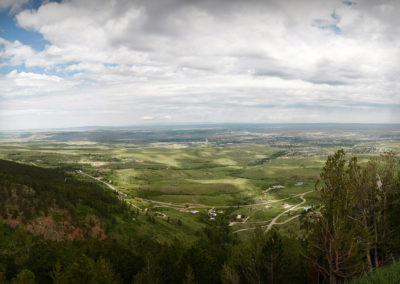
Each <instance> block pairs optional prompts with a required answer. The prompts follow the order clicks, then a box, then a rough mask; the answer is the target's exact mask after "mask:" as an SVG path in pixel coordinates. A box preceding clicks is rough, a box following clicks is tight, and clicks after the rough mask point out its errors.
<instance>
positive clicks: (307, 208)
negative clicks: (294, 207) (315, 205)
mask: <svg viewBox="0 0 400 284" xmlns="http://www.w3.org/2000/svg"><path fill="white" fill-rule="evenodd" d="M311 209H312V206H307V207H304V209H303V211H305V212H308V211H310V210H311Z"/></svg>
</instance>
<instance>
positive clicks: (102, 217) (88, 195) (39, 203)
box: [0, 160, 130, 241]
mask: <svg viewBox="0 0 400 284" xmlns="http://www.w3.org/2000/svg"><path fill="white" fill-rule="evenodd" d="M0 210H1V212H0V220H1V221H2V222H3V223H5V224H8V225H10V226H11V227H17V226H20V227H23V228H25V229H26V230H28V231H30V232H31V233H33V234H34V235H43V236H44V237H45V238H46V239H50V240H57V241H61V240H83V239H85V238H86V237H88V236H90V237H94V238H99V239H104V238H106V237H107V233H108V231H109V230H110V228H111V227H112V226H113V224H114V223H115V218H116V216H118V215H121V216H124V217H128V215H129V214H130V213H129V210H128V208H127V206H126V204H125V202H123V201H121V200H119V199H118V197H117V196H116V195H115V193H113V192H111V191H109V190H106V189H104V188H102V187H100V186H99V185H97V184H95V183H90V182H85V181H81V180H78V179H77V178H76V177H75V176H73V174H68V173H67V171H65V170H63V169H44V168H39V167H35V166H29V165H23V164H18V163H14V162H10V161H5V160H0Z"/></svg>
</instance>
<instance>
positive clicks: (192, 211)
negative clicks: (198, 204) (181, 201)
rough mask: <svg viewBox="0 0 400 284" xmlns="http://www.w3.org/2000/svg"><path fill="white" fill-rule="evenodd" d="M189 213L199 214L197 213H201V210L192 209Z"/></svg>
mask: <svg viewBox="0 0 400 284" xmlns="http://www.w3.org/2000/svg"><path fill="white" fill-rule="evenodd" d="M189 213H190V214H197V213H199V210H190V211H189Z"/></svg>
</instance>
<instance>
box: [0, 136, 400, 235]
mask: <svg viewBox="0 0 400 284" xmlns="http://www.w3.org/2000/svg"><path fill="white" fill-rule="evenodd" d="M195 133H197V132H195ZM35 135H36V134H35ZM35 135H29V134H27V135H25V136H19V138H16V137H15V136H8V137H2V138H1V139H0V140H1V144H0V158H2V159H8V160H13V161H17V162H19V163H25V164H31V165H36V166H40V167H51V168H54V167H63V168H66V169H67V170H68V171H70V172H71V173H74V175H75V176H76V178H80V179H86V180H91V181H93V182H97V183H100V184H103V185H104V186H107V187H108V186H112V187H113V188H114V189H115V190H117V191H119V192H120V193H123V197H122V198H124V199H125V200H126V202H128V203H129V204H131V205H132V208H133V210H139V211H140V214H139V216H138V218H137V219H136V220H134V221H133V222H135V224H136V225H137V226H138V227H139V228H140V230H138V231H139V232H142V233H143V234H152V235H154V236H156V237H157V238H159V239H160V240H163V239H170V238H172V237H173V236H180V237H182V238H183V239H185V240H188V241H190V240H192V239H193V236H195V234H196V232H197V231H198V230H199V229H200V228H201V227H202V226H204V224H205V223H207V222H212V221H213V220H212V218H210V217H216V216H212V215H210V213H211V211H210V210H214V211H215V214H216V215H217V216H218V215H222V216H223V217H224V218H225V219H226V220H227V222H230V225H231V227H232V231H234V232H235V233H237V234H238V235H240V236H242V237H246V236H245V235H246V232H249V231H251V230H253V229H254V228H255V227H257V226H262V227H265V228H267V226H268V224H269V223H270V222H271V220H272V219H273V218H274V217H276V216H278V215H279V214H281V213H283V212H285V211H286V213H285V214H283V215H282V216H280V217H279V218H278V219H277V220H276V225H275V226H282V229H283V230H288V229H290V226H291V225H293V226H294V227H296V226H297V225H296V224H297V223H298V221H296V220H297V219H296V217H295V216H296V214H298V213H300V212H301V211H302V210H303V209H304V207H305V206H310V205H311V206H313V205H318V202H319V197H318V194H317V193H316V192H310V191H312V190H313V189H314V185H315V182H316V180H317V179H318V177H319V173H320V171H321V168H322V167H323V165H324V163H325V160H326V158H327V155H329V154H332V153H333V152H334V151H336V150H337V149H339V148H344V149H345V150H346V151H348V152H350V153H356V154H357V156H358V157H359V158H360V160H361V161H362V162H363V161H367V159H368V158H369V157H371V156H377V155H379V153H380V152H382V149H386V148H388V149H391V150H394V151H397V150H399V149H400V146H399V145H400V143H399V141H398V140H395V139H391V140H387V139H386V140H384V141H382V140H374V139H372V138H370V139H366V138H362V139H361V138H360V139H358V140H357V139H354V138H352V139H347V138H346V137H344V138H340V139H335V140H331V139H330V138H329V137H325V136H322V137H318V138H313V139H311V138H310V139H308V138H307V139H306V138H304V137H303V138H299V137H302V136H299V134H296V135H298V136H296V135H295V136H290V137H291V138H285V137H283V138H282V137H281V136H279V135H277V136H276V137H275V138H274V139H273V140H271V141H269V142H268V141H267V142H266V143H260V141H259V140H257V139H259V138H257V137H258V136H257V137H256V138H254V141H251V140H250V141H246V143H242V142H240V143H239V142H238V141H237V140H240V139H242V140H243V139H244V138H243V134H241V135H242V136H240V135H238V134H237V133H236V134H235V135H231V136H230V138H229V139H231V140H229V139H228V138H227V137H226V134H224V135H222V134H220V136H217V135H216V134H213V135H215V136H213V137H214V140H215V142H210V143H204V142H202V139H201V140H200V138H199V139H198V140H200V142H195V143H194V142H187V141H185V142H182V141H179V139H178V138H179V137H178V138H177V137H175V136H172V138H174V139H175V140H177V141H170V142H155V141H148V142H143V141H141V142H140V143H133V142H132V141H128V142H124V143H122V142H121V141H113V142H106V141H102V140H99V139H95V138H93V139H92V140H91V139H90V137H89V138H88V139H83V138H82V137H78V138H79V139H81V140H79V139H72V138H68V135H66V136H67V137H64V136H62V135H61V134H60V133H56V134H54V135H58V136H61V137H62V139H61V138H55V139H49V138H48V137H49V135H36V136H35ZM80 135H81V134H80ZM97 135H99V134H97ZM182 135H186V134H185V133H184V134H182ZM191 135H192V136H193V135H194V134H191ZM209 135H210V134H209ZM280 135H282V134H280ZM50 136H51V135H50ZM58 136H57V137H58ZM70 136H71V135H70ZM361 136H362V135H361ZM38 137H39V138H38ZM43 137H45V138H43ZM71 137H74V136H71ZM133 137H135V136H133ZM160 137H162V135H161V134H160ZM184 137H186V136H184ZM194 137H197V136H194ZM238 137H242V138H240V139H239V138H238ZM172 138H171V139H169V140H174V139H172ZM185 139H188V138H185ZM193 139H194V140H196V139H197V138H196V139H195V138H193ZM221 141H222V142H221ZM229 141H233V142H235V143H230V142H229ZM227 142H228V143H227ZM76 170H81V171H82V173H77V172H76ZM84 174H85V175H84ZM94 178H97V179H98V180H95V179H94ZM278 185H279V186H278ZM273 186H276V188H273ZM306 192H309V193H307V194H306V195H304V198H305V202H303V203H302V204H300V205H298V204H299V203H301V202H302V199H301V198H300V194H302V193H306ZM296 205H298V206H297V207H296V208H295V209H293V210H289V209H290V208H292V207H294V206H296ZM190 210H198V211H199V212H198V213H196V214H191V213H190V212H189V211H190ZM214 211H212V212H214ZM218 212H219V213H218ZM238 215H241V217H242V218H238ZM149 216H153V217H154V218H153V219H154V220H155V222H154V221H152V222H149ZM289 219H290V220H289ZM285 221H287V223H285Z"/></svg>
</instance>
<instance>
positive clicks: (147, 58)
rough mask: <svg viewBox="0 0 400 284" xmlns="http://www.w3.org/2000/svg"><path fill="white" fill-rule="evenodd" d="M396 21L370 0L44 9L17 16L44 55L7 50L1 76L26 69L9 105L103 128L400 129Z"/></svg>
mask: <svg viewBox="0 0 400 284" xmlns="http://www.w3.org/2000/svg"><path fill="white" fill-rule="evenodd" d="M99 7H101V8H99ZM398 12H400V4H399V3H397V2H395V1H379V2H376V1H369V0H366V1H359V2H353V1H351V3H350V1H344V2H343V1H339V0H338V1H336V0H331V1H311V0H310V1H261V0H252V1H246V2H243V1H239V0H235V1H215V0H213V1H211V0H209V1H208V0H206V1H183V0H164V1H156V0H147V1H144V0H137V1H105V0H104V1H94V0H93V1H78V0H70V1H63V2H60V3H57V2H49V3H47V2H44V3H43V4H42V5H41V6H40V7H39V9H37V10H23V11H21V12H19V13H18V14H17V15H16V17H15V20H16V23H17V25H18V26H19V27H21V28H24V29H26V30H31V31H35V32H39V33H40V34H42V35H43V37H44V39H45V40H47V41H48V42H49V44H48V45H47V46H46V47H45V48H44V49H43V50H41V51H36V50H34V49H33V48H32V47H30V46H29V45H24V44H22V43H21V41H18V40H17V41H7V40H5V39H0V57H1V59H2V61H1V63H0V67H2V66H3V67H4V66H6V67H8V68H10V69H11V70H13V69H15V70H18V71H13V72H12V73H10V72H7V73H5V74H4V76H3V77H0V80H1V83H2V87H1V88H2V89H1V91H2V92H1V94H2V95H1V96H2V97H6V98H7V99H8V100H12V99H14V98H15V100H17V99H18V100H19V101H20V102H21V100H22V99H21V96H22V97H26V96H29V99H26V101H24V102H25V103H26V104H22V105H23V106H24V107H26V109H27V110H29V109H35V110H37V109H42V110H43V112H42V113H47V114H48V115H49V117H51V116H53V117H55V116H56V115H55V114H51V113H52V108H61V109H62V110H63V112H60V113H64V114H65V115H67V113H74V115H75V116H76V117H79V119H78V120H77V122H74V123H82V124H89V123H90V122H91V121H96V119H97V120H98V122H99V123H94V124H96V125H98V124H115V125H118V124H123V123H128V124H135V123H140V122H141V121H143V118H145V117H151V118H152V120H153V121H160V122H161V121H165V120H168V121H170V122H171V123H173V122H202V121H210V120H213V119H214V120H215V122H224V121H228V122H232V121H241V120H246V121H250V122H268V121H279V119H280V120H281V121H309V120H315V121H335V120H337V121H350V122H351V121H353V120H357V121H367V120H371V119H372V117H371V116H368V112H369V111H367V110H366V109H365V107H366V106H368V108H369V109H370V110H371V109H372V111H373V112H376V113H380V115H377V116H376V117H374V119H378V117H379V119H382V121H386V120H384V119H387V122H390V121H397V122H400V118H398V117H396V116H393V115H392V116H388V115H386V114H387V113H389V112H390V113H392V112H393V111H392V110H393V108H396V106H398V105H399V104H400V101H399V98H400V94H399V90H400V88H399V87H400V86H399V83H398V82H399V80H398V79H399V78H398V74H400V66H399V65H398V64H397V62H399V60H400V49H399V48H398V47H399V46H400V38H399V37H398V36H396V35H398V34H400V29H399V27H400V22H399V21H400V20H399V17H397V14H398ZM57 80H58V81H57ZM3 86H4V87H3ZM43 105H46V107H44V106H43ZM47 105H48V106H52V108H51V107H47ZM389 105H392V106H393V107H388V106H389ZM0 107H1V108H2V110H5V108H6V105H5V104H4V103H3V104H2V106H0ZM12 107H14V105H12V104H11V102H10V103H8V104H7V108H12ZM255 109H257V113H255ZM7 110H9V111H11V112H10V113H13V112H12V110H11V109H7ZM324 110H329V111H324ZM344 110H348V111H347V112H346V111H344ZM349 110H351V111H349ZM355 110H357V111H355ZM100 112H101V114H100ZM27 113H29V112H27ZM171 113H173V116H172V115H171ZM238 113H240V114H241V115H240V116H238ZM328 113H329V115H328ZM311 114H312V115H311ZM335 114H336V115H335ZM27 115H28V114H27ZM60 115H61V114H60ZM13 119H17V120H18V119H19V118H18V116H17V115H15V117H14V118H13ZM21 121H22V116H21ZM54 121H56V120H54Z"/></svg>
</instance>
